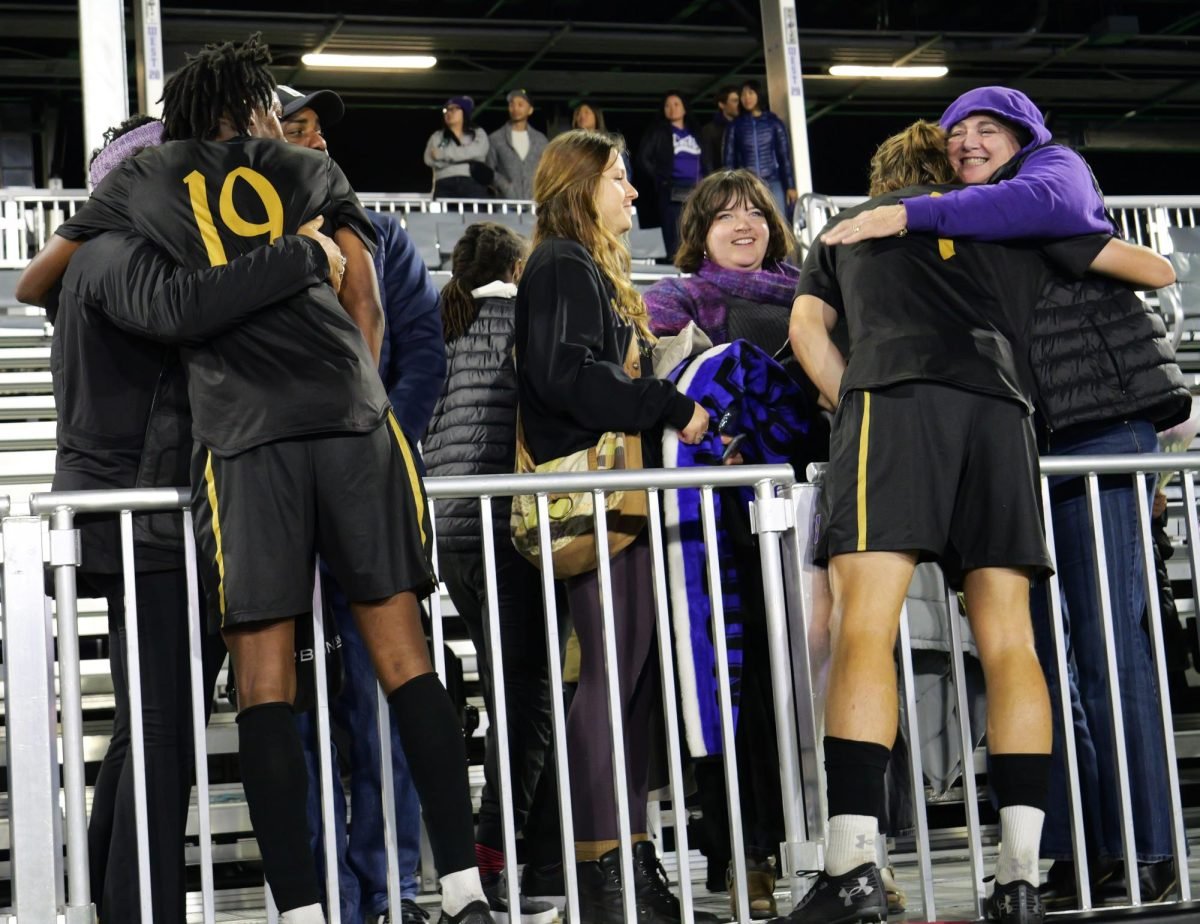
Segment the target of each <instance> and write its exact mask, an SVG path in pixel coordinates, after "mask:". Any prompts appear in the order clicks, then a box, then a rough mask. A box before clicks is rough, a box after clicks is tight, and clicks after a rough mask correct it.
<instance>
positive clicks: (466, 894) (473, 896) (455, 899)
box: [441, 866, 487, 917]
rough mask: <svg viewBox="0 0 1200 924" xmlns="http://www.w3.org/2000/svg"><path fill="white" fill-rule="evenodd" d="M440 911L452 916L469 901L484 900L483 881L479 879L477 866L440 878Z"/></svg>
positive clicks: (469, 902)
mask: <svg viewBox="0 0 1200 924" xmlns="http://www.w3.org/2000/svg"><path fill="white" fill-rule="evenodd" d="M441 884H442V911H444V912H445V913H446V914H448V915H450V916H451V917H453V916H454V915H456V914H458V913H459V912H460V911H462V910H463V909H464V908H465V907H467V905H469V904H471V902H478V901H486V900H487V899H486V898H485V897H484V894H483V883H481V882H480V881H479V868H478V867H475V866H472V867H469V868H468V869H460V870H459V871H458V872H456V873H447V874H446V875H445V876H443V877H442V878H441Z"/></svg>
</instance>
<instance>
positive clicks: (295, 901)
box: [237, 703, 321, 912]
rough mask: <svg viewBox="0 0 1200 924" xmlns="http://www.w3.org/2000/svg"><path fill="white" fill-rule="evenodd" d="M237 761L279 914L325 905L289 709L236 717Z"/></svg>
mask: <svg viewBox="0 0 1200 924" xmlns="http://www.w3.org/2000/svg"><path fill="white" fill-rule="evenodd" d="M237 721H238V758H239V761H240V763H241V771H242V788H243V789H244V790H245V792H246V803H247V805H248V806H249V808H250V823H251V824H252V825H253V826H254V836H255V837H257V838H258V847H259V850H260V851H261V853H262V860H263V872H264V873H265V874H266V877H267V883H268V884H269V885H270V886H271V895H272V896H273V897H274V899H275V905H276V907H277V908H278V909H279V910H280V911H281V912H283V911H290V910H291V909H293V908H303V907H304V906H305V905H312V904H315V903H316V902H319V901H320V900H321V897H320V893H319V891H318V889H317V865H316V862H315V861H314V860H313V854H312V848H311V847H310V846H309V837H310V835H309V830H308V820H307V802H308V773H307V771H306V770H305V765H304V750H303V748H302V747H301V744H300V733H299V731H298V730H297V729H296V718H295V716H294V715H292V707H291V704H290V703H260V704H259V705H257V706H250V707H248V708H246V709H243V710H242V711H241V712H240V713H238V717H237Z"/></svg>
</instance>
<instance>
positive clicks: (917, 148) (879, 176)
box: [870, 119, 954, 196]
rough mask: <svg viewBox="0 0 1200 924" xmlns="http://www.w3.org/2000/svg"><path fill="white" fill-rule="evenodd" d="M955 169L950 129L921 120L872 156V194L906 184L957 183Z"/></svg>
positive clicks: (898, 187) (890, 190)
mask: <svg viewBox="0 0 1200 924" xmlns="http://www.w3.org/2000/svg"><path fill="white" fill-rule="evenodd" d="M953 182H954V168H953V167H951V166H950V158H949V157H948V156H947V155H946V132H945V131H943V130H942V127H941V126H940V125H936V124H934V123H933V122H926V121H925V120H924V119H918V120H917V121H916V122H913V124H912V125H910V126H908V128H906V129H904V130H903V131H901V132H897V133H896V134H894V135H892V136H891V137H890V138H888V139H887V140H886V141H884V142H883V144H881V145H880V146H879V147H878V148H877V149H876V150H875V156H874V157H872V158H871V191H870V195H872V196H880V195H883V194H884V193H888V192H892V191H894V190H897V189H904V187H906V186H927V185H930V184H938V183H953Z"/></svg>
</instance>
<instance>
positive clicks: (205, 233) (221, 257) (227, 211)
mask: <svg viewBox="0 0 1200 924" xmlns="http://www.w3.org/2000/svg"><path fill="white" fill-rule="evenodd" d="M238 180H245V181H246V182H247V183H248V184H249V185H250V187H251V189H253V190H254V191H255V192H256V193H258V198H259V200H260V201H261V202H262V204H263V208H265V209H266V211H267V220H266V221H265V222H262V223H259V224H255V223H254V222H249V221H246V219H244V218H243V217H242V216H241V215H239V214H238V212H237V209H236V208H235V207H234V205H233V187H234V184H235V183H237V181H238ZM183 182H184V183H186V184H187V188H188V196H189V197H190V198H191V202H192V214H193V215H194V216H195V218H196V226H197V228H199V230H200V238H201V240H203V241H204V249H205V250H206V251H207V252H208V262H209V263H210V264H211V265H213V266H224V265H225V264H226V263H228V262H229V260H228V259H227V258H226V256H225V248H224V246H222V244H221V236H220V235H219V234H218V233H217V228H216V225H215V224H213V217H212V212H211V211H210V210H209V207H208V182H207V180H206V179H205V178H204V174H202V173H201V172H200V171H199V170H193V171H192V172H191V173H189V174H188V175H187V176H185V177H184V178H183ZM218 208H219V209H220V212H221V221H223V222H224V223H225V226H226V227H227V228H228V229H229V230H230V231H232V232H233V233H234V234H236V235H237V236H238V237H257V236H258V235H260V234H267V235H270V238H269V239H270V242H271V243H272V244H274V243H275V241H276V239H277V238H279V237H281V236H282V235H283V202H282V200H281V199H280V198H279V193H278V192H276V191H275V187H274V186H272V185H271V181H270V180H268V179H267V178H266V177H265V176H263V175H262V174H261V173H258V172H257V171H255V170H251V169H250V168H249V167H238V168H237V169H236V170H231V171H230V172H229V173H228V174H227V175H226V177H225V181H224V182H223V183H222V184H221V195H220V197H219V205H218Z"/></svg>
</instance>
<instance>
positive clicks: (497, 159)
mask: <svg viewBox="0 0 1200 924" xmlns="http://www.w3.org/2000/svg"><path fill="white" fill-rule="evenodd" d="M531 115H533V103H532V102H531V101H530V99H529V94H528V93H526V92H525V91H524V90H512V91H511V92H510V93H509V94H508V121H507V122H505V123H504V124H503V125H502V126H500V127H499V128H498V129H496V130H495V131H494V132H492V133H491V134H490V135H488V145H489V146H488V154H487V164H488V166H489V167H491V168H492V170H494V171H495V180H494V184H495V187H496V192H497V193H498V194H499V196H500V198H501V199H532V198H533V172H534V171H535V170H537V165H538V161H539V160H541V157H542V151H544V150H545V149H546V136H545V135H543V134H542V133H541V132H539V131H538V130H537V129H536V128H534V127H533V126H532V125H530V124H529V117H530V116H531Z"/></svg>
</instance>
